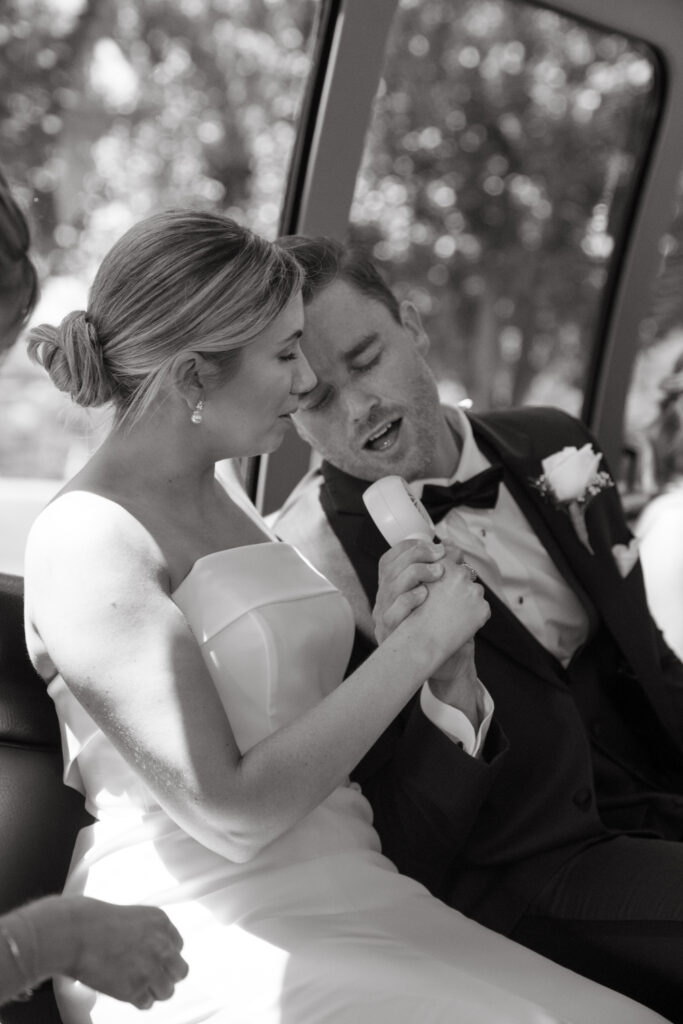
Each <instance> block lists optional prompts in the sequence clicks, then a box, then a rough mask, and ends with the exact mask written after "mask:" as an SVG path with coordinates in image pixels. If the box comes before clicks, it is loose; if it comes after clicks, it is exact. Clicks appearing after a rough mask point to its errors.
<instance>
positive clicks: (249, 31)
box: [0, 0, 319, 476]
mask: <svg viewBox="0 0 683 1024" xmlns="http://www.w3.org/2000/svg"><path fill="white" fill-rule="evenodd" d="M2 8H3V18H2V23H0V128H1V130H2V149H1V150H0V163H1V164H2V166H3V167H4V168H5V170H6V172H7V173H8V176H9V178H10V180H11V181H12V183H13V186H14V188H15V191H16V193H17V195H18V197H19V198H20V200H21V201H22V202H23V205H24V207H25V208H26V209H27V210H28V211H29V214H30V219H31V223H32V226H33V251H34V254H35V257H36V262H37V263H38V266H39V270H40V275H41V278H42V283H43V301H42V303H41V306H40V307H39V310H38V314H39V318H40V319H42V320H46V319H47V320H50V321H53V320H55V319H56V320H57V321H59V319H61V317H62V316H63V315H64V314H66V313H67V312H69V310H70V309H71V308H74V307H76V308H77V307H79V306H83V305H84V304H85V296H86V291H87V287H88V285H89V283H90V281H91V280H92V277H93V275H94V272H95V270H96V268H97V266H98V264H99V262H100V260H101V258H102V256H103V255H104V254H105V252H106V251H107V250H108V249H109V248H110V247H111V245H112V243H113V242H114V241H115V240H116V238H117V237H119V236H120V235H121V234H122V233H123V231H125V229H126V228H127V227H128V226H129V225H130V224H131V223H133V222H134V221H136V220H139V219H140V218H142V217H145V216H147V215H148V214H150V213H153V212H155V211H156V210H159V209H166V208H168V207H173V206H181V205H182V206H195V207H196V206H201V207H210V208H213V209H218V210H221V211H223V212H226V213H228V214H229V215H231V216H233V217H235V219H237V220H239V221H241V222H243V223H247V224H249V225H250V226H251V227H253V228H254V229H255V230H257V231H259V232H261V233H262V234H264V235H267V236H270V237H274V236H275V235H276V233H277V229H278V219H279V214H280V209H281V205H282V198H283V193H284V188H285V183H286V176H287V169H288V163H289V158H290V154H291V151H292V148H293V144H294V139H295V133H296V127H297V120H298V114H299V107H300V103H301V98H302V95H303V91H304V88H305V85H306V81H307V77H308V72H309V69H310V64H311V54H310V49H311V43H312V40H313V38H314V34H315V33H314V29H315V20H316V15H317V12H318V9H319V3H318V0H3V3H2ZM20 347H21V346H17V348H16V351H15V352H13V353H11V355H10V357H9V359H8V361H7V363H6V365H5V368H4V370H3V374H2V377H0V402H1V403H2V406H3V419H4V421H5V425H4V429H3V432H2V436H0V472H2V473H3V474H4V475H13V474H16V475H26V476H34V475H39V476H52V475H55V476H62V475H63V474H64V473H68V472H69V470H70V469H71V468H73V465H74V464H75V463H77V462H78V461H79V459H81V458H82V457H83V454H84V452H85V451H87V446H88V443H89V442H88V441H87V436H88V434H89V433H90V430H91V421H90V417H89V416H88V414H85V413H83V412H82V411H81V410H78V409H72V408H70V407H69V405H68V403H65V401H64V399H63V396H61V395H59V394H58V393H57V392H55V391H54V389H53V388H52V386H51V385H50V384H49V382H47V380H46V379H45V378H44V374H43V372H42V371H41V370H39V369H37V368H35V367H31V366H30V365H29V364H28V363H27V361H26V360H25V359H22V355H23V354H22V353H21V352H20ZM57 424H59V425H60V426H59V429H55V427H56V425H57Z"/></svg>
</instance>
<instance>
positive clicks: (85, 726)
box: [49, 542, 661, 1024]
mask: <svg viewBox="0 0 683 1024" xmlns="http://www.w3.org/2000/svg"><path fill="white" fill-rule="evenodd" d="M174 600H175V602H176V603H177V605H178V606H179V607H180V608H181V610H182V611H183V613H184V614H185V616H186V618H187V620H188V622H189V624H190V626H191V629H192V631H193V633H194V635H195V636H196V638H197V642H198V643H199V644H200V645H201V647H202V650H203V652H204V656H205V660H206V663H207V665H208V667H209V670H210V672H211V675H212V678H213V680H214V683H215V686H216V688H217V690H218V693H219V695H220V698H221V701H222V703H223V706H224V707H225V712H226V714H227V716H228V718H229V719H230V722H231V725H232V728H233V730H234V733H235V736H236V739H237V742H238V744H239V746H240V748H241V749H242V750H243V751H245V750H247V749H248V748H249V747H250V746H252V744H254V743H256V742H258V741H259V740H261V739H262V738H263V737H265V736H267V735H268V734H269V733H271V732H273V731H274V730H275V729H278V728H279V727H280V726H283V725H285V724H286V723H287V722H289V721H291V720H292V719H294V718H296V717H297V716H299V715H301V714H302V713H303V712H305V711H306V710H307V709H308V708H310V707H311V706H312V705H314V704H315V703H316V702H317V701H319V700H320V699H321V698H322V697H323V696H324V695H325V694H327V693H328V692H329V691H330V689H331V688H333V687H334V686H336V685H337V684H338V682H339V680H340V679H341V677H342V673H343V671H344V668H345V665H346V661H347V659H348V655H349V651H350V647H351V642H352V633H353V623H352V617H351V613H350V610H349V608H348V606H347V604H346V602H345V600H344V599H343V598H342V597H341V595H340V594H339V593H338V591H336V590H335V589H334V588H333V587H332V586H331V584H330V583H329V582H328V581H327V580H326V579H325V578H324V577H322V576H321V575H320V574H319V573H318V572H316V571H315V570H314V569H313V568H312V567H311V566H310V565H309V564H308V562H306V561H305V560H304V559H303V558H302V557H301V556H300V555H299V554H298V553H297V552H296V550H295V549H294V548H292V547H290V546H288V545H286V544H280V543H277V542H266V543H262V544H256V545H251V546H249V547H240V548H234V549H231V550H227V551H219V552H216V553H214V554H211V555H207V556H206V557H204V558H201V559H200V560H199V561H198V562H197V563H196V564H195V565H194V567H193V569H192V570H191V572H190V573H189V575H188V576H187V577H186V579H185V580H184V581H183V583H182V584H181V585H180V586H179V588H178V589H177V591H176V592H175V594H174ZM49 691H50V693H51V695H52V697H53V699H54V702H55V705H56V707H57V710H58V714H59V718H60V722H61V727H62V738H63V744H64V750H65V762H66V766H65V778H66V781H67V782H68V783H69V784H70V785H72V786H74V787H75V788H77V789H79V790H80V791H81V792H82V793H83V794H84V795H85V798H86V803H87V806H88V809H89V810H90V812H91V814H92V815H93V816H94V817H95V818H96V819H97V820H96V822H95V824H93V825H91V826H90V827H88V828H86V829H84V830H83V831H82V832H81V834H80V836H79V840H78V843H77V847H76V850H75V853H74V857H73V862H72V867H71V871H70V875H69V880H68V882H67V887H66V890H67V891H68V892H70V893H76V892H79V893H86V894H88V895H90V896H95V897H98V898H100V899H105V900H110V901H114V902H117V903H153V904H157V905H159V906H161V907H163V908H164V909H165V910H166V912H167V913H168V914H169V916H170V917H171V918H172V920H173V921H174V923H175V924H176V926H177V928H178V929H179V931H180V932H181V934H182V935H183V938H184V940H185V947H184V950H183V954H184V956H185V958H186V959H187V961H188V963H189V965H190V972H189V975H188V977H187V978H186V979H185V980H184V981H183V982H181V983H180V984H179V985H178V986H177V989H176V992H175V995H174V996H173V998H172V999H171V1000H169V1001H167V1002H161V1003H157V1004H156V1005H155V1006H154V1007H153V1008H152V1009H151V1010H148V1011H137V1010H135V1009H134V1008H133V1007H131V1006H129V1005H128V1004H124V1003H121V1002H118V1001H116V1000H114V999H111V998H109V997H106V996H102V995H98V994H96V993H94V992H93V991H91V990H90V989H88V988H86V987H84V986H82V985H80V984H78V983H75V982H72V981H70V980H68V979H58V981H57V984H56V989H57V994H58V1001H59V1005H60V1009H61V1013H62V1016H63V1019H64V1021H65V1024H84V1022H91V1021H92V1022H94V1024H127V1022H130V1021H139V1022H145V1024H157V1022H164V1024H200V1022H210V1024H435V1022H439V1024H446V1022H448V1024H455V1022H457V1024H550V1022H555V1021H572V1022H576V1024H610V1022H614V1024H617V1022H618V1024H645V1022H654V1021H660V1020H661V1018H659V1017H658V1016H657V1015H656V1014H653V1013H650V1012H649V1011H647V1010H645V1009H643V1008H642V1007H638V1006H637V1005H636V1004H635V1003H633V1002H631V1001H630V1000H627V999H625V998H623V997H621V996H618V995H615V994H614V993H612V992H609V991H608V990H607V989H603V988H601V987H600V986H597V985H594V984H592V983H590V982H584V981H583V980H582V979H579V978H578V977H577V976H576V975H574V974H572V973H571V972H569V971H565V970H564V969H562V968H559V967H556V966H555V965H553V964H550V963H549V962H547V961H545V960H542V959H541V958H540V957H538V956H536V955H535V954H533V953H530V952H529V951H527V950H525V949H523V948H522V947H520V946H517V945H515V944H514V943H512V942H510V941H508V940H506V939H504V938H501V937H500V936H498V935H495V934H494V933H492V932H490V931H488V930H486V929H484V928H482V927H480V926H479V925H477V924H475V923H473V922H471V921H469V920H468V919H466V918H465V917H463V916H462V915H460V914H458V913H457V912H455V911H453V910H450V909H449V908H447V907H445V906H444V905H443V904H441V903H440V902H438V901H437V900H435V899H433V898H432V897H431V896H430V895H429V894H428V893H427V891H426V890H425V889H423V888H422V887H421V886H420V885H418V884H417V883H416V882H413V881H412V880H409V879H407V878H405V877H404V876H402V875H399V874H398V873H397V872H396V870H395V868H394V867H393V865H392V864H391V863H390V862H389V861H388V860H387V859H386V858H385V857H383V856H382V854H381V852H380V848H379V841H378V838H377V834H376V833H375V831H374V830H373V828H372V814H371V810H370V806H369V804H368V803H367V801H366V800H365V798H364V797H363V796H362V794H361V793H360V791H359V789H358V788H357V786H355V785H354V784H349V785H347V786H342V787H339V788H338V789H336V790H334V792H333V793H331V794H330V796H329V797H328V798H327V799H326V800H324V801H323V803H322V804H320V806H319V807H317V808H316V809H315V810H314V811H313V812H312V813H311V814H309V815H308V816H307V817H305V818H304V819H303V820H302V821H300V822H299V823H298V824H297V825H295V826H294V827H293V828H292V829H290V831H288V832H287V833H286V834H284V835H283V836H281V837H280V838H279V839H277V840H276V841H275V842H273V843H271V844H270V845H269V846H268V847H266V848H265V849H263V850H262V851H261V852H260V853H259V854H258V855H257V856H256V857H254V859H253V860H251V861H249V862H248V863H244V864H235V863H232V862H230V861H228V860H225V859H224V858H223V857H221V856H219V855H218V854H216V853H213V852H211V851H210V850H208V849H206V847H204V846H202V845H201V844H200V843H199V842H197V841H196V840H195V839H193V838H192V837H191V836H190V835H188V834H187V833H186V832H184V831H182V829H180V828H179V827H178V826H177V825H176V824H175V822H174V821H173V820H171V819H170V818H169V817H168V816H167V814H166V813H165V812H164V811H163V810H162V809H161V808H160V807H159V805H158V804H157V803H156V802H155V800H154V797H153V796H152V794H151V792H150V791H149V789H148V788H147V787H146V786H145V784H144V782H143V781H142V779H141V778H140V777H139V776H138V775H136V773H135V771H134V770H133V769H132V768H131V767H130V766H129V765H128V764H127V762H126V761H125V760H124V759H123V757H121V755H120V754H119V753H118V752H117V751H116V750H115V748H114V746H113V745H112V744H111V743H110V741H109V740H108V739H107V737H106V736H105V735H104V734H103V732H102V731H101V730H100V729H99V728H98V726H97V725H96V724H95V723H94V722H93V720H92V719H91V718H90V717H89V716H88V714H87V713H86V712H85V711H84V709H83V708H82V707H81V706H80V705H79V704H78V702H77V701H76V700H75V698H74V697H73V696H72V694H71V693H70V691H69V690H68V689H67V687H66V686H65V684H64V682H63V681H62V680H61V679H60V678H59V677H57V678H55V679H54V680H53V681H52V682H51V683H50V686H49ZM359 713H360V712H359Z"/></svg>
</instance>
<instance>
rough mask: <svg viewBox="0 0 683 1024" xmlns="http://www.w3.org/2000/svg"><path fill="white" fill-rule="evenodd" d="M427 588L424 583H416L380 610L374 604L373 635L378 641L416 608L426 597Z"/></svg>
mask: <svg viewBox="0 0 683 1024" xmlns="http://www.w3.org/2000/svg"><path fill="white" fill-rule="evenodd" d="M428 594H429V590H428V588H427V585H426V584H425V583H418V584H417V586H415V587H413V588H412V589H410V590H405V591H404V592H403V593H402V594H400V595H399V596H398V597H397V598H396V599H395V600H394V601H393V602H392V603H391V605H389V606H388V607H387V608H386V609H384V610H383V611H382V612H378V611H377V606H375V609H376V610H375V613H374V620H375V635H376V637H377V641H378V643H381V642H382V640H384V639H386V637H387V636H389V635H390V633H393V631H394V630H395V629H396V627H397V626H400V624H401V623H402V622H403V620H404V619H405V618H407V617H408V615H410V613H411V612H413V611H414V610H415V609H416V608H418V607H419V606H420V605H421V604H423V603H424V601H425V600H426V599H427V595H428Z"/></svg>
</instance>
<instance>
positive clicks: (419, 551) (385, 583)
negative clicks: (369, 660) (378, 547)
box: [372, 540, 446, 644]
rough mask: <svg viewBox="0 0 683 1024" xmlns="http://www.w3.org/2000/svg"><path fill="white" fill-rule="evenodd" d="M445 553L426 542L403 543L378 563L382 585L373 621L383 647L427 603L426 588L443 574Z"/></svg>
mask: <svg viewBox="0 0 683 1024" xmlns="http://www.w3.org/2000/svg"><path fill="white" fill-rule="evenodd" d="M445 556H446V549H445V547H444V546H443V544H438V543H432V542H430V541H426V540H404V541H401V543H400V544H396V545H394V547H392V548H389V550H388V551H386V552H385V553H384V554H383V555H382V557H381V558H380V560H379V564H378V573H379V583H378V587H377V597H376V599H375V607H374V608H373V610H372V617H373V619H374V623H375V638H376V640H377V643H378V644H381V643H382V641H383V640H385V639H386V638H387V637H388V636H389V634H390V633H393V631H394V630H395V629H396V627H397V626H399V625H400V624H401V623H402V622H403V620H404V619H405V618H406V616H408V615H410V613H411V612H412V611H413V610H414V609H415V608H418V607H419V606H420V605H421V604H422V603H423V602H424V601H426V599H427V594H428V590H427V585H428V584H429V583H433V582H435V581H436V580H438V579H441V577H442V576H443V574H444V570H445Z"/></svg>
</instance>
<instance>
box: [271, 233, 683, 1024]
mask: <svg viewBox="0 0 683 1024" xmlns="http://www.w3.org/2000/svg"><path fill="white" fill-rule="evenodd" d="M281 244H282V245H284V246H285V247H286V248H287V249H288V250H289V251H290V252H292V253H293V254H294V255H295V256H296V257H297V259H298V260H299V262H300V263H301V264H302V265H303V267H304V270H305V273H306V281H305V285H304V303H305V311H306V312H305V330H304V338H303V347H304V351H305V354H306V356H307V358H308V360H309V362H310V363H311V366H312V368H313V370H314V372H315V373H316V375H317V378H318V383H317V385H316V387H315V388H314V390H313V391H312V392H310V393H309V394H307V395H306V396H305V397H304V399H303V400H302V402H301V405H300V409H299V411H298V413H297V414H296V415H295V417H294V418H295V422H296V426H297V429H298V431H299V433H300V434H301V436H302V437H303V438H305V439H306V440H307V441H309V442H310V444H311V445H312V446H313V447H314V448H315V449H317V450H318V452H320V453H321V454H322V456H323V459H324V461H323V463H322V466H321V469H320V470H319V471H315V472H314V473H312V474H310V475H309V477H308V478H306V479H305V480H304V481H303V482H302V484H301V485H300V486H299V487H298V488H297V490H296V491H295V493H294V494H293V495H292V497H291V498H290V499H289V501H288V502H287V503H286V505H285V506H284V508H283V509H282V510H281V512H280V514H279V516H278V518H277V520H276V522H275V529H276V532H277V533H278V535H279V536H281V537H282V538H283V539H285V540H288V541H290V542H291V543H294V544H296V545H297V546H298V547H299V549H300V550H302V551H303V553H304V554H305V555H307V556H308V557H309V558H310V559H311V561H312V562H313V563H314V564H316V565H317V566H318V568H320V569H321V570H322V571H323V572H324V573H325V574H326V575H328V576H329V577H330V578H331V579H332V581H333V582H335V583H336V584H337V586H339V588H340V589H341V590H342V591H343V592H344V593H345V594H346V596H347V597H348V599H349V600H350V602H351V604H352V607H353V608H354V611H355V615H356V623H357V632H356V642H355V646H354V653H353V655H352V662H351V665H350V668H353V667H354V666H355V665H356V664H357V663H358V662H359V661H361V660H362V659H363V658H365V657H367V655H368V654H369V653H370V652H371V650H372V649H373V647H374V635H373V630H372V618H371V608H372V605H373V602H374V598H375V593H376V588H377V562H378V559H379V558H380V556H381V555H382V553H383V552H384V551H385V550H386V548H387V545H386V543H385V542H384V540H383V538H382V536H381V535H380V533H379V531H378V530H377V529H376V528H375V526H374V524H373V523H372V521H371V520H370V519H369V517H368V516H367V514H366V512H365V509H364V506H363V503H362V500H361V495H362V492H363V491H364V489H365V488H366V487H367V486H368V484H369V483H370V482H371V481H373V480H376V479H379V478H381V477H383V476H386V475H388V474H398V475H401V476H403V477H405V478H406V479H407V480H409V481H411V482H412V488H413V491H414V493H415V494H416V495H417V496H418V497H420V496H421V497H422V500H423V502H424V503H425V504H427V505H428V507H429V508H430V510H431V514H432V518H433V519H434V520H435V522H437V523H438V534H439V536H440V537H441V538H442V539H444V540H450V541H452V542H454V543H455V545H457V547H458V548H460V549H461V551H462V553H463V555H462V557H463V559H464V560H465V561H467V562H468V563H469V564H470V565H471V566H473V567H474V568H475V569H476V570H477V571H478V573H479V577H480V579H481V581H482V582H483V583H484V585H485V587H486V597H487V600H488V601H489V604H490V606H491V618H490V619H489V621H488V622H487V623H486V624H485V625H484V626H483V627H482V629H481V630H480V631H479V633H478V634H477V636H476V640H475V661H476V672H472V673H471V683H470V685H469V687H465V690H463V687H462V683H457V684H456V683H455V682H454V683H453V686H452V687H451V688H450V689H449V686H448V684H444V683H443V681H439V683H438V686H437V685H434V684H427V685H425V687H424V688H423V690H422V692H421V694H420V695H419V696H418V697H417V698H416V699H414V700H413V701H412V702H411V703H410V704H409V705H408V707H407V708H406V709H405V710H404V712H403V714H402V715H401V717H400V718H399V719H397V720H396V721H395V722H394V724H393V726H392V727H390V729H388V730H387V731H386V733H385V734H384V735H383V736H382V737H381V739H380V740H379V741H378V743H377V744H376V745H375V747H374V748H373V749H372V750H371V751H370V753H369V754H368V755H367V757H366V758H365V759H364V761H363V762H362V763H361V765H359V767H358V770H357V773H356V779H357V780H358V782H360V783H361V785H362V788H363V792H364V793H365V795H366V796H367V797H368V799H369V800H370V802H371V803H372V805H373V810H374V814H375V824H376V827H377V829H378V831H379V833H380V836H381V839H382V844H383V849H384V851H385V852H386V853H387V855H388V856H389V857H390V858H391V859H392V860H394V862H395V863H396V864H397V865H398V867H399V869H400V870H402V871H404V872H405V873H407V874H411V875H413V876H414V877H416V878H418V879H419V880H420V881H422V882H424V884H426V885H427V886H428V887H429V888H430V889H432V891H434V892H435V893H436V895H438V896H439V897H441V898H442V899H443V900H444V901H445V902H447V903H449V904H450V905H451V906H454V907H456V908H457V909H459V910H461V911H463V912H464V913H466V914H468V915H469V916H470V917H473V918H475V919H476V920H478V921H480V922H481V923H482V924H484V925H486V926H488V927H490V928H493V929H495V930H497V931H499V932H502V933H503V934H505V935H508V936H510V937H511V938H513V939H515V940H517V941H519V942H521V943H523V944H525V945H527V946H530V947H531V948H533V949H536V950H538V951H539V952H541V953H543V954H545V955H546V956H549V957H551V958H552V959H555V960H557V961H559V962H560V963H563V964H565V965H566V966H569V967H571V968H573V969H574V970H577V971H579V972H580V973H582V974H585V975H587V976H589V977H592V978H594V979H596V980H597V981H601V982H603V983H604V984H607V985H609V986H611V987H613V988H616V989H620V990H621V991H623V992H625V993H627V994H628V995H631V996H633V997H634V998H636V999H639V1000H640V1001H641V1002H643V1003H646V1004H647V1005H649V1006H651V1007H653V1008H654V1009H656V1010H659V1012H661V1013H662V1014H664V1015H665V1016H667V1017H668V1018H670V1019H671V1020H673V1021H681V1022H683V842H682V841H681V840H682V839H683V665H681V663H680V662H679V661H678V660H677V659H676V658H675V656H674V655H673V654H672V653H671V652H670V651H669V650H668V649H667V648H666V646H665V644H664V642H663V640H662V637H661V635H660V634H659V632H658V631H657V629H656V628H655V626H654V625H653V622H652V620H651V618H650V615H649V613H648V610H647V607H646V603H645V596H644V591H643V583H642V575H641V571H640V566H639V564H638V560H637V551H636V550H635V545H634V543H633V542H632V538H631V534H630V533H629V530H628V527H627V525H626V522H625V520H624V516H623V512H622V508H621V504H620V501H619V497H618V494H617V490H616V488H615V486H614V484H613V482H612V480H611V478H610V476H609V473H608V470H607V468H606V466H605V464H604V461H603V460H602V458H601V457H600V452H599V449H597V447H596V446H595V441H594V438H592V436H591V435H590V434H589V433H588V431H587V430H586V428H585V427H584V426H583V425H582V424H581V423H580V422H579V421H577V420H575V419H573V418H572V417H570V416H567V415H566V414H564V413H562V412H559V411H557V410H553V409H541V408H526V409H519V410H512V411H508V412H498V413H488V414H484V415H481V416H466V415H464V414H463V413H462V412H461V411H460V410H455V409H447V408H445V407H443V406H441V405H440V404H439V401H438V396H437V390H436V384H435V381H434V378H433V376H432V374H431V372H430V370H429V369H428V366H427V363H426V362H425V359H424V355H425V352H426V350H427V347H428V339H427V336H426V334H425V332H424V329H423V327H422V325H421V322H420V318H419V315H418V312H417V310H416V309H415V307H414V306H413V305H412V304H411V303H409V302H403V303H400V304H399V303H398V302H397V300H396V299H395V297H394V296H393V294H392V293H391V291H390V290H389V289H388V288H387V286H386V285H385V283H384V282H383V280H382V278H381V277H380V275H379V274H378V272H377V270H376V268H375V267H374V265H373V264H372V262H371V261H369V260H368V259H367V258H366V257H364V256H363V255H362V254H358V253H354V252H353V251H350V250H347V249H345V248H344V247H342V246H341V245H340V244H339V243H336V242H333V241H332V240H327V239H306V238H303V237H300V236H293V237H290V238H287V239H284V240H281ZM587 446H588V447H587ZM590 446H593V447H590ZM567 447H569V448H572V449H575V452H574V453H565V455H564V456H562V457H558V458H555V459H553V458H552V456H554V455H556V454H557V453H559V452H561V451H562V449H565V448H567ZM567 454H569V455H570V458H569V461H568V462H565V456H566V455H567ZM596 456H597V457H596ZM548 459H549V461H545V464H544V460H548ZM559 462H564V463H565V464H564V466H561V467H559V468H558V465H557V464H558V463H559ZM424 480H430V481H431V482H430V484H428V485H426V486H424V487H423V481H424ZM453 481H456V486H455V487H453V488H451V489H449V490H446V489H445V487H444V485H446V484H451V483H452V482H453ZM465 481H469V482H468V483H467V485H466V487H465V489H464V490H463V488H462V487H460V488H459V487H458V486H457V483H458V482H459V483H462V482H465ZM570 510H571V512H570ZM476 676H478V679H477V678H476ZM466 691H467V692H466Z"/></svg>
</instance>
